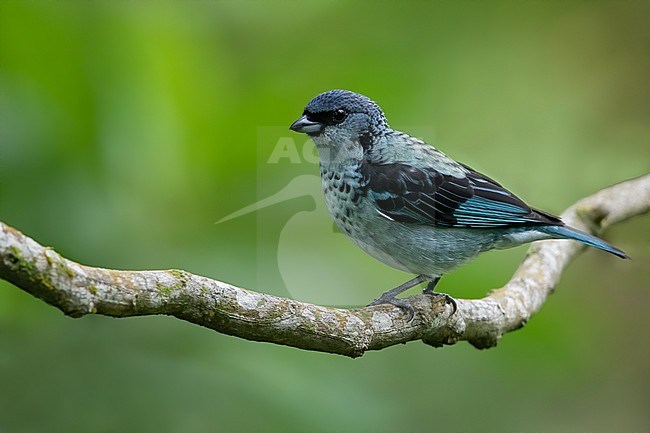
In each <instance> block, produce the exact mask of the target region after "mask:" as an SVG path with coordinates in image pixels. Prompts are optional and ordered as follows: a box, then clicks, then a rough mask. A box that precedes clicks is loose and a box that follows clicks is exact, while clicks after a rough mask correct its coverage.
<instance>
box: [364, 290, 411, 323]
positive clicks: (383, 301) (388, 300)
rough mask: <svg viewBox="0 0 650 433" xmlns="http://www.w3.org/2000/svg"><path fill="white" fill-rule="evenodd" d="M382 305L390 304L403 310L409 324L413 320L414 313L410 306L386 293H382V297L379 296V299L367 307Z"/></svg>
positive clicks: (406, 302) (403, 300)
mask: <svg viewBox="0 0 650 433" xmlns="http://www.w3.org/2000/svg"><path fill="white" fill-rule="evenodd" d="M386 295H388V296H386ZM382 304H390V305H394V306H396V307H397V308H399V309H401V310H403V311H404V312H405V313H406V314H408V321H409V322H410V321H411V320H413V316H414V315H415V311H414V310H413V307H411V304H410V303H409V302H408V301H407V300H405V299H399V298H396V297H394V296H391V295H390V294H388V293H384V294H383V295H381V296H380V297H378V298H377V299H375V300H374V301H372V302H371V303H370V304H368V307H372V306H375V305H382Z"/></svg>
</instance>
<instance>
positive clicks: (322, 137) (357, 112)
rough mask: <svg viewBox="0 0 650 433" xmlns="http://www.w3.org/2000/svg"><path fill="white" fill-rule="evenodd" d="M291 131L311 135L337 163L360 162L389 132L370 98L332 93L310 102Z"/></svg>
mask: <svg viewBox="0 0 650 433" xmlns="http://www.w3.org/2000/svg"><path fill="white" fill-rule="evenodd" d="M290 129H291V130H292V131H296V132H302V133H304V134H307V135H309V136H310V137H311V138H312V139H313V140H314V143H315V144H316V147H317V148H318V151H319V154H320V157H321V162H323V159H324V156H325V152H328V153H327V155H328V156H329V157H331V158H335V159H337V160H341V159H346V158H360V157H361V156H362V155H363V152H364V148H365V149H366V150H367V148H368V147H371V146H372V145H373V144H374V142H375V141H376V140H377V139H378V137H381V136H382V135H383V134H385V133H386V132H387V131H389V127H388V124H387V123H386V117H385V116H384V113H383V112H382V111H381V108H379V106H378V105H377V104H376V103H375V102H373V101H372V100H371V99H370V98H368V97H366V96H363V95H360V94H358V93H354V92H350V91H348V90H330V91H329V92H325V93H321V94H320V95H318V96H316V97H315V98H314V99H312V100H311V101H309V103H308V104H307V106H306V107H305V111H304V112H303V115H302V117H300V118H299V119H298V120H296V121H295V122H293V124H292V125H291V127H290Z"/></svg>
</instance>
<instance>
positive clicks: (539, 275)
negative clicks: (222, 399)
mask: <svg viewBox="0 0 650 433" xmlns="http://www.w3.org/2000/svg"><path fill="white" fill-rule="evenodd" d="M649 209H650V175H645V176H642V177H639V178H636V179H632V180H628V181H625V182H622V183H620V184H617V185H614V186H611V187H609V188H606V189H604V190H602V191H600V192H598V193H596V194H594V195H592V196H590V197H587V198H585V199H583V200H580V201H579V202H578V203H576V204H575V205H573V206H572V207H570V208H569V209H568V210H567V211H566V212H564V214H563V215H562V219H563V220H564V221H565V222H566V223H567V224H569V225H571V226H573V227H576V228H579V229H582V230H585V231H587V232H591V233H597V232H600V231H601V230H603V229H605V228H606V227H608V226H610V225H612V224H615V223H618V222H621V221H623V220H626V219H628V218H630V217H632V216H635V215H640V214H643V213H646V212H648V210H649ZM583 249H584V246H582V245H581V244H579V243H578V242H571V241H562V240H560V241H541V242H536V243H534V244H533V245H532V246H531V248H530V250H529V251H528V254H527V256H526V258H525V259H524V261H523V263H522V264H521V266H520V267H519V269H518V270H517V271H516V273H515V275H514V276H513V277H512V279H511V280H510V282H508V284H506V285H505V286H504V287H503V288H500V289H498V290H495V291H493V292H491V293H490V294H489V295H488V296H486V297H485V298H483V299H477V300H465V299H458V300H457V303H458V311H457V312H456V314H453V315H452V314H451V312H452V308H451V306H449V305H447V304H446V303H445V300H444V299H442V297H437V298H432V297H430V296H426V295H416V296H413V297H410V298H408V300H409V301H410V303H411V305H412V306H413V308H414V310H415V316H414V317H413V319H412V320H411V321H408V317H407V314H405V313H404V312H403V311H402V310H400V309H398V308H396V307H393V306H390V305H379V306H374V307H365V308H358V309H352V310H344V309H338V308H328V307H321V306H317V305H312V304H307V303H303V302H299V301H294V300H290V299H284V298H279V297H276V296H272V295H266V294H262V293H256V292H252V291H250V290H246V289H241V288H238V287H235V286H232V285H230V284H227V283H224V282H221V281H216V280H212V279H209V278H206V277H201V276H198V275H193V274H190V273H189V272H185V271H181V270H166V271H119V270H112V269H102V268H95V267H90V266H84V265H81V264H79V263H75V262H73V261H71V260H68V259H66V258H64V257H62V256H61V255H59V254H58V253H56V252H55V251H54V250H53V249H51V248H47V247H43V246H41V245H40V244H38V243H37V242H35V241H34V240H32V239H30V238H29V237H27V236H25V235H23V234H22V233H20V232H19V231H18V230H16V229H14V228H11V227H9V226H7V225H5V224H3V223H2V222H0V277H1V278H3V279H5V280H7V281H9V282H11V283H13V284H14V285H16V286H17V287H19V288H21V289H23V290H25V291H26V292H28V293H31V294H32V295H34V296H36V297H38V298H40V299H42V300H44V301H45V302H47V303H48V304H50V305H52V306H54V307H56V308H58V309H60V310H61V311H63V312H64V313H65V314H67V315H69V316H72V317H81V316H83V315H85V314H102V315H107V316H113V317H127V316H145V315H151V314H165V315H170V316H174V317H177V318H179V319H182V320H186V321H188V322H192V323H195V324H198V325H201V326H205V327H207V328H210V329H214V330H215V331H217V332H221V333H224V334H228V335H235V336H238V337H241V338H245V339H247V340H255V341H267V342H271V343H276V344H284V345H288V346H293V347H298V348H301V349H309V350H318V351H322V352H329V353H336V354H341V355H347V356H351V357H357V356H361V355H362V354H363V353H364V352H365V351H367V350H378V349H382V348H384V347H388V346H392V345H395V344H398V343H405V342H407V341H412V340H422V341H424V342H425V343H426V344H429V345H432V346H442V345H443V344H454V343H456V342H457V341H461V340H466V341H468V342H470V343H471V344H473V345H474V346H476V347H478V348H488V347H492V346H494V345H496V343H497V341H498V339H499V338H500V337H501V336H502V335H503V334H505V333H507V332H510V331H513V330H515V329H518V328H521V327H522V326H524V324H525V323H526V322H527V321H528V319H529V318H530V317H531V316H532V315H533V314H534V313H535V312H537V311H538V310H539V309H540V308H541V307H542V305H543V304H544V301H545V300H546V298H547V297H548V295H549V294H550V293H552V291H553V289H554V287H555V286H556V285H557V283H558V281H559V279H560V276H561V274H562V271H563V270H564V268H565V267H566V266H567V265H568V264H569V263H570V261H571V260H572V259H573V258H574V257H576V256H577V255H578V254H579V253H580V252H581V251H582V250H583Z"/></svg>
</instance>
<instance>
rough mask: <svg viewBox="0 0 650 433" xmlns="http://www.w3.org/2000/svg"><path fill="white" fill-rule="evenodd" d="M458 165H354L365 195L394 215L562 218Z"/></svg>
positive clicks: (513, 222)
mask: <svg viewBox="0 0 650 433" xmlns="http://www.w3.org/2000/svg"><path fill="white" fill-rule="evenodd" d="M463 167H465V169H466V170H467V172H466V177H463V178H457V177H453V176H451V175H446V174H442V173H440V172H438V171H436V170H434V169H433V168H416V167H412V166H409V165H406V164H400V163H395V164H372V163H369V162H367V163H364V164H362V165H361V167H360V171H361V174H362V176H363V183H362V184H363V185H364V187H363V188H364V190H365V192H366V194H367V196H368V198H370V199H372V200H373V201H374V202H375V203H376V207H377V210H378V211H379V212H381V213H382V214H384V215H385V216H387V217H388V218H391V219H393V220H395V221H400V222H407V223H420V224H432V225H435V226H438V227H474V228H489V227H505V226H524V225H548V224H552V225H558V224H562V222H561V220H560V219H559V218H557V217H555V216H553V215H549V214H547V213H544V212H541V211H538V210H535V209H532V208H530V207H529V206H528V205H527V204H526V203H524V202H523V201H522V200H521V199H519V198H518V197H517V196H516V195H514V194H512V193H511V192H510V191H508V190H507V189H505V188H503V187H502V186H501V185H499V184H498V183H497V182H495V181H494V180H492V179H490V178H489V177H487V176H485V175H483V174H481V173H479V172H477V171H474V170H472V169H471V168H469V167H467V166H463Z"/></svg>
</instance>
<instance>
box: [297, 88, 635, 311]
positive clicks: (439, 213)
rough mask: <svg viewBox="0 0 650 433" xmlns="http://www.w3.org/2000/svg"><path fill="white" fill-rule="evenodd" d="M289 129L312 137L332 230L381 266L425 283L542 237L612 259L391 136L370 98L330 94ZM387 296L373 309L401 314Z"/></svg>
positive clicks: (480, 180) (489, 182)
mask: <svg viewBox="0 0 650 433" xmlns="http://www.w3.org/2000/svg"><path fill="white" fill-rule="evenodd" d="M291 129H292V130H294V131H297V132H303V133H306V134H308V135H309V136H311V138H312V139H313V141H314V143H315V144H316V147H317V149H318V153H319V157H320V175H321V180H322V185H323V191H324V194H325V202H326V204H327V208H328V209H329V212H330V214H331V215H332V218H333V219H334V221H335V222H336V224H337V225H338V226H339V228H340V229H341V230H342V231H343V232H344V233H346V234H347V235H348V236H349V237H350V238H351V239H352V240H353V241H354V242H355V243H356V244H357V245H358V246H359V247H361V248H362V249H363V250H364V251H366V252H367V253H368V254H370V255H372V256H373V257H375V258H377V259H379V260H381V261H382V262H384V263H386V264H388V265H390V266H393V267H395V268H397V269H401V270H404V271H407V272H411V273H414V274H417V275H418V277H417V278H415V279H414V280H412V281H411V282H415V283H420V282H422V281H425V280H429V281H432V283H431V284H430V286H429V289H431V290H432V289H433V287H434V286H435V283H436V282H437V281H438V280H439V279H440V277H441V276H442V275H443V274H446V273H448V272H450V271H452V270H453V269H455V268H457V267H458V266H461V265H462V264H464V263H466V262H468V261H469V260H471V259H473V258H474V257H476V256H477V255H478V254H479V253H481V252H483V251H487V250H491V249H495V248H509V247H514V246H517V245H520V244H522V243H526V242H531V241H535V240H540V239H551V238H560V239H574V240H577V241H580V242H583V243H585V244H587V245H591V246H594V247H596V248H600V249H602V250H604V251H608V252H610V253H612V254H615V255H617V256H619V257H623V258H625V257H627V256H626V254H625V253H624V252H622V251H621V250H619V249H617V248H615V247H613V246H612V245H610V244H608V243H607V242H605V241H603V240H601V239H599V238H596V237H594V236H591V235H589V234H586V233H583V232H581V231H578V230H576V229H573V228H571V227H568V226H566V225H565V224H564V223H563V222H562V221H561V220H560V218H558V217H556V216H553V215H551V214H549V213H546V212H543V211H540V210H537V209H534V208H531V207H530V206H528V205H527V204H526V203H525V202H524V201H522V200H521V199H520V198H519V197H517V196H516V195H515V194H513V193H512V192H510V191H508V190H507V189H506V188H504V187H503V186H501V185H500V184H499V183H497V182H496V181H494V180H493V179H491V178H489V177H487V176H485V175H483V174H481V173H479V172H477V171H475V170H473V169H471V168H470V167H468V166H467V165H464V164H461V163H458V162H456V161H454V160H453V159H451V158H450V157H448V156H447V155H445V154H444V153H442V152H440V151H439V150H438V149H436V148H435V147H433V146H431V145H429V144H427V143H425V142H423V141H422V140H419V139H417V138H414V137H411V136H410V135H408V134H406V133H403V132H400V131H395V130H393V129H391V128H390V127H389V126H388V122H387V121H386V117H385V116H384V113H383V112H382V110H381V109H380V108H379V106H378V105H377V104H376V103H374V102H373V101H372V100H370V99H369V98H367V97H365V96H363V95H359V94H357V93H353V92H349V91H346V90H332V91H329V92H325V93H322V94H320V95H318V96H316V97H315V98H314V99H312V100H311V101H310V102H309V104H307V106H306V107H305V110H304V112H303V116H302V117H301V118H300V119H298V120H297V121H295V122H294V123H293V125H291ZM412 285H414V284H411V285H410V286H409V283H406V284H405V285H402V286H400V287H398V288H396V289H393V290H391V291H388V292H386V293H385V294H384V295H382V297H380V298H379V299H378V300H376V301H375V303H382V302H389V303H393V304H396V305H400V306H403V303H401V302H400V301H398V300H396V299H395V295H396V294H398V293H400V292H401V291H403V290H406V289H407V288H409V287H411V286H412Z"/></svg>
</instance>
